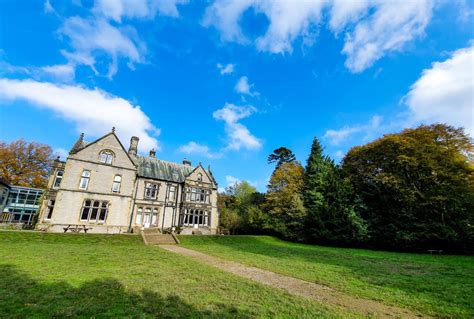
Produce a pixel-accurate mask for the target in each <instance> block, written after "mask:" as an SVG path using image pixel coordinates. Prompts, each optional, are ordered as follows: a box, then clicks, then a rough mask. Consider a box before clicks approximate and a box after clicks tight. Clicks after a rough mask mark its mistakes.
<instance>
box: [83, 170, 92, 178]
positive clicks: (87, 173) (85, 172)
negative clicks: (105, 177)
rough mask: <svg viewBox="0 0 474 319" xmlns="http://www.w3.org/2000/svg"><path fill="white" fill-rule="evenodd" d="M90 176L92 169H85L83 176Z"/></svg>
mask: <svg viewBox="0 0 474 319" xmlns="http://www.w3.org/2000/svg"><path fill="white" fill-rule="evenodd" d="M90 176H91V172H90V171H86V170H84V171H83V172H82V177H90Z"/></svg>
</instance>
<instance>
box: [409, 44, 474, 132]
mask: <svg viewBox="0 0 474 319" xmlns="http://www.w3.org/2000/svg"><path fill="white" fill-rule="evenodd" d="M404 102H405V104H406V105H407V106H408V108H409V110H410V115H409V116H410V118H409V120H408V121H409V122H411V123H435V122H439V123H448V124H450V125H454V126H457V127H464V128H465V130H466V132H467V133H468V134H470V135H471V137H474V45H471V46H470V47H468V48H464V49H460V50H457V51H455V52H454V53H453V54H452V55H451V57H450V58H449V59H447V60H445V61H443V62H435V63H433V65H432V66H431V68H429V69H426V70H423V72H422V74H421V77H420V78H419V79H418V80H417V81H416V82H415V83H414V84H413V85H412V86H411V88H410V91H409V92H408V94H407V96H406V97H405V99H404Z"/></svg>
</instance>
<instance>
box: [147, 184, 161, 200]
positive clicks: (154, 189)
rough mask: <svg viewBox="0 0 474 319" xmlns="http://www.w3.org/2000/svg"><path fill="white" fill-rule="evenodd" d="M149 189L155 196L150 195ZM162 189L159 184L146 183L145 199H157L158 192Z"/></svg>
mask: <svg viewBox="0 0 474 319" xmlns="http://www.w3.org/2000/svg"><path fill="white" fill-rule="evenodd" d="M149 189H150V192H153V193H152V194H153V196H151V195H150V194H149ZM159 189H160V185H159V184H157V183H151V182H145V194H144V195H143V197H144V198H145V199H156V198H157V197H158V191H159Z"/></svg>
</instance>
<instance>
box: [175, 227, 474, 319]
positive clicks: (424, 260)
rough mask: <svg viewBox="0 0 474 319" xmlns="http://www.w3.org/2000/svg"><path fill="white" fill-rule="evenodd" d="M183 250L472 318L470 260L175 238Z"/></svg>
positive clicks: (260, 239) (244, 239)
mask: <svg viewBox="0 0 474 319" xmlns="http://www.w3.org/2000/svg"><path fill="white" fill-rule="evenodd" d="M180 240H181V241H182V244H183V246H185V247H188V248H191V249H195V250H199V251H201V252H204V253H208V254H209V255H214V256H218V257H222V258H225V259H229V260H233V261H238V262H241V263H243V264H246V265H249V266H255V267H259V268H262V269H267V270H271V271H273V272H277V273H280V274H284V275H288V276H293V277H297V278H300V279H304V280H307V281H311V282H316V283H321V284H325V285H327V286H330V287H333V288H335V289H337V290H340V291H344V292H346V293H349V294H351V295H354V296H358V297H363V298H368V299H373V300H380V301H383V302H385V303H386V304H391V305H398V306H402V307H407V308H411V309H414V310H417V311H420V312H422V313H425V314H428V315H432V316H439V317H454V318H473V317H474V257H470V256H443V255H436V256H435V255H433V256H430V255H421V254H406V253H392V252H381V251H370V250H363V249H346V248H330V247H321V246H311V245H303V244H295V243H289V242H285V241H281V240H278V239H276V238H273V237H267V236H181V237H180Z"/></svg>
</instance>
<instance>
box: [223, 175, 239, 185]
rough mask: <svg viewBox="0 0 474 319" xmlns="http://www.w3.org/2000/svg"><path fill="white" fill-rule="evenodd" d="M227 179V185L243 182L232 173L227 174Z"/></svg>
mask: <svg viewBox="0 0 474 319" xmlns="http://www.w3.org/2000/svg"><path fill="white" fill-rule="evenodd" d="M225 181H226V183H227V187H230V186H235V185H236V184H238V183H240V182H242V181H241V180H240V179H239V178H237V177H234V176H231V175H226V177H225Z"/></svg>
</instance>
